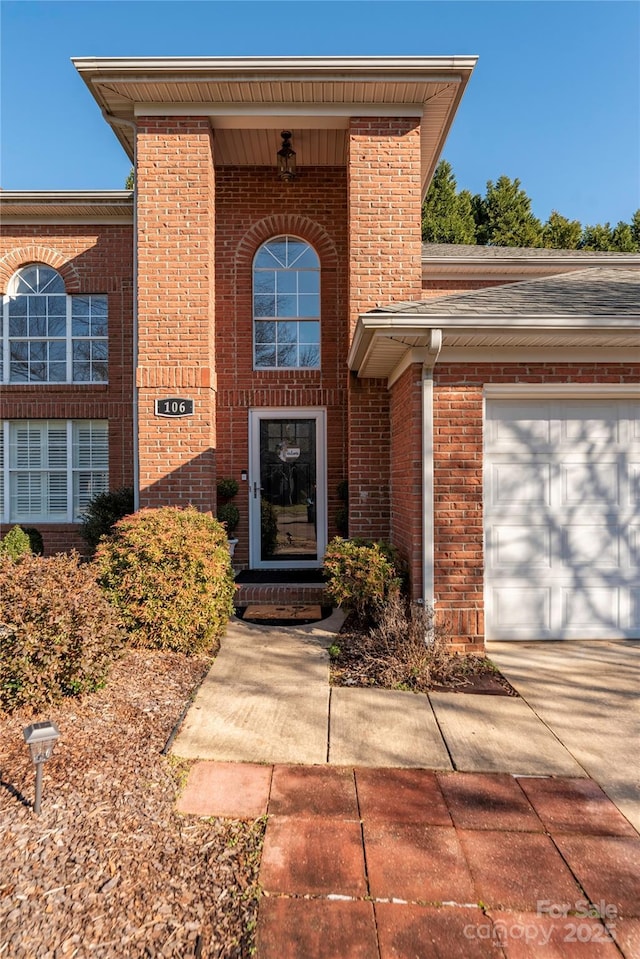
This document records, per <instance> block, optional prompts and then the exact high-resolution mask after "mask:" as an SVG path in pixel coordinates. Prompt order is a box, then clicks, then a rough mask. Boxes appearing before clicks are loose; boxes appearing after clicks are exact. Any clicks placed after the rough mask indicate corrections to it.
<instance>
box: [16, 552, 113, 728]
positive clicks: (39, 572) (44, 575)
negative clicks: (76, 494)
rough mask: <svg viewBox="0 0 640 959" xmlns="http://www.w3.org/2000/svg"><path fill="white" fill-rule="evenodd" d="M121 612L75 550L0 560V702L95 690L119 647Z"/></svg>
mask: <svg viewBox="0 0 640 959" xmlns="http://www.w3.org/2000/svg"><path fill="white" fill-rule="evenodd" d="M122 641H123V633H122V630H121V628H120V625H119V621H118V616H117V614H116V612H115V611H114V610H113V609H112V607H111V606H110V605H109V603H108V602H107V600H106V599H105V597H104V595H103V593H102V591H101V589H100V587H99V586H98V584H97V583H96V581H95V577H94V571H93V569H92V568H91V566H90V565H87V564H86V563H82V562H81V561H80V557H79V556H78V555H77V553H71V554H67V553H59V554H58V555H57V556H51V557H49V558H47V559H44V558H43V557H41V556H33V555H25V556H22V557H20V558H19V559H18V560H16V561H15V562H14V561H12V560H10V559H8V558H7V557H4V558H3V559H2V560H0V707H2V708H3V709H5V710H7V711H11V710H13V709H16V708H18V707H19V706H26V705H29V706H34V707H40V706H44V705H46V704H47V703H51V702H55V701H56V700H58V699H60V698H61V697H62V696H70V695H77V694H79V693H84V692H90V691H91V690H94V689H98V688H99V687H101V686H102V685H104V682H105V680H106V676H107V671H108V667H109V665H110V663H111V662H112V660H113V659H114V658H115V656H116V655H117V652H118V650H119V648H120V646H121V645H122Z"/></svg>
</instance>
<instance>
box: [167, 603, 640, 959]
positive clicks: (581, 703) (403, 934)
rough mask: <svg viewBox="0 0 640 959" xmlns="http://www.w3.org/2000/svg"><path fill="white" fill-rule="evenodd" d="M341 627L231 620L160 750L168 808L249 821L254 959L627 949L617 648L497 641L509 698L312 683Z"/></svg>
mask: <svg viewBox="0 0 640 959" xmlns="http://www.w3.org/2000/svg"><path fill="white" fill-rule="evenodd" d="M340 624H341V618H340V617H337V616H334V617H333V618H332V619H331V620H327V621H324V622H323V623H322V624H319V625H317V626H315V627H305V628H298V629H295V630H294V629H286V630H281V629H273V628H265V627H257V626H251V625H248V624H245V623H242V622H240V621H233V622H232V623H231V624H230V627H229V630H228V633H227V635H226V636H225V638H224V639H223V642H222V648H221V651H220V653H219V654H218V657H217V659H216V662H215V664H214V665H213V667H212V669H211V670H210V672H209V674H208V675H207V677H206V679H205V681H204V683H203V684H202V686H201V688H200V690H199V692H198V695H197V697H196V699H195V701H194V703H193V705H192V707H191V709H190V710H189V713H188V715H187V718H186V720H185V722H184V725H183V727H182V729H181V731H180V733H179V735H178V737H177V739H176V741H175V743H174V746H173V752H174V753H176V754H177V755H179V756H183V757H188V758H192V759H199V760H200V761H199V762H196V763H195V764H194V765H193V766H192V767H191V769H190V772H189V777H188V781H187V784H186V786H185V788H184V790H183V791H182V793H181V795H180V797H179V799H178V811H179V812H180V813H182V814H183V815H187V816H188V815H196V816H214V817H217V816H220V817H227V818H233V819H256V818H258V817H260V816H266V817H267V826H266V833H265V839H264V847H263V851H262V856H261V863H260V875H259V883H260V887H261V890H262V895H261V900H260V906H259V913H258V924H257V936H256V944H257V959H417V957H419V959H443V957H446V959H494V957H502V959H537V957H539V956H549V959H556V957H557V959H574V957H575V959H616V957H617V959H620V957H621V956H622V957H624V959H638V956H640V879H639V877H640V836H639V835H638V833H637V832H636V830H635V829H634V828H633V826H632V825H631V823H630V822H629V820H631V822H632V823H634V824H635V825H636V827H637V826H640V803H638V802H637V801H636V800H634V798H633V795H632V793H631V792H630V784H631V779H632V775H631V773H630V770H631V769H632V763H633V762H635V761H637V759H636V757H637V739H636V740H634V737H635V733H636V732H637V730H636V729H635V727H634V725H633V720H632V719H631V716H632V715H633V713H632V710H633V709H637V704H634V703H633V702H632V700H633V691H634V679H633V677H632V675H631V674H632V673H633V671H634V669H636V668H637V666H636V661H635V657H634V655H633V654H632V653H631V650H630V649H629V650H627V648H626V647H625V648H624V649H623V650H622V651H621V652H620V651H618V649H617V647H616V646H614V644H609V645H610V646H611V649H610V650H609V651H605V652H603V647H600V646H597V647H596V646H595V645H593V646H592V645H589V646H587V645H586V644H585V645H584V646H582V644H579V645H576V646H575V647H573V646H572V647H571V648H569V647H567V648H566V649H565V650H564V652H562V651H561V650H558V649H556V646H555V645H551V644H545V646H544V648H542V647H541V648H540V649H538V648H537V647H534V648H529V649H527V648H525V647H524V646H522V645H520V644H513V645H509V644H499V646H498V644H496V645H495V646H494V647H492V648H491V650H490V655H491V656H492V658H494V660H495V661H496V662H497V663H498V664H499V666H500V668H501V670H502V671H503V672H504V673H505V674H506V675H507V677H508V678H509V680H510V682H512V684H513V685H514V686H515V687H516V689H518V690H519V691H520V692H521V693H522V695H523V697H524V698H521V699H517V698H512V697H500V696H482V695H464V694H456V693H451V694H449V693H434V694H430V695H429V696H424V695H414V694H411V693H402V692H393V691H389V690H371V689H356V688H354V689H349V688H343V687H340V688H331V687H329V657H328V653H327V648H328V646H329V645H330V644H331V642H332V641H333V640H334V639H335V632H336V631H337V630H338V629H339V627H340ZM527 645H529V644H527ZM636 652H637V651H636ZM607 657H609V658H607ZM627 668H628V669H629V670H630V674H629V679H628V681H627V679H623V678H622V677H621V675H619V674H621V673H623V672H624V671H625V670H626V669H627ZM585 677H588V678H589V687H588V689H587V688H586V686H585V685H584V683H583V685H580V682H581V681H582V680H583V679H584V678H585ZM589 730H590V731H591V736H589ZM625 738H626V739H627V750H626V753H627V754H626V756H624V752H623V748H624V742H625ZM607 744H609V747H610V753H609V755H610V758H611V761H610V762H607ZM616 769H618V774H617V775H618V778H616V774H615V770H616ZM588 773H590V774H591V775H592V776H593V778H595V779H596V780H598V781H601V780H602V782H603V784H604V785H605V789H607V790H608V791H609V792H610V794H611V795H612V797H613V798H614V801H615V802H616V803H617V804H618V806H619V807H620V808H619V809H617V808H616V806H615V805H614V803H613V802H611V799H610V798H609V797H608V796H607V795H606V794H605V792H604V791H603V790H602V789H601V788H600V786H599V785H598V784H597V782H593V781H592V779H589V778H587V774H588ZM616 797H617V798H616ZM620 810H623V812H624V813H625V815H626V817H627V818H625V815H623V814H622V812H621V811H620Z"/></svg>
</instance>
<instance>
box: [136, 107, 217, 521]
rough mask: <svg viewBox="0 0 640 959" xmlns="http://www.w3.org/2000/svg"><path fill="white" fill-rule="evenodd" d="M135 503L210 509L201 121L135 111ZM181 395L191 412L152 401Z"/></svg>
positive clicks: (211, 329)
mask: <svg viewBox="0 0 640 959" xmlns="http://www.w3.org/2000/svg"><path fill="white" fill-rule="evenodd" d="M136 201H137V224H138V236H137V257H138V263H137V267H138V357H137V371H136V379H137V386H138V424H139V426H138V444H139V447H138V455H139V462H140V476H139V484H140V505H141V506H152V507H157V506H164V505H169V504H172V505H180V506H187V505H188V504H190V503H192V504H194V505H195V506H197V507H198V508H199V509H202V510H211V509H214V508H215V449H216V423H215V372H216V368H215V298H214V297H215V269H214V242H215V219H214V217H215V176H214V169H213V152H212V134H211V128H210V124H209V122H208V121H207V120H206V118H204V117H179V118H175V117H141V118H140V119H139V121H138V137H137V190H136ZM175 395H179V396H183V395H187V396H189V397H190V398H192V399H193V400H194V415H193V416H190V417H185V418H184V419H165V418H162V417H158V416H156V415H155V413H154V402H155V400H157V399H162V398H163V397H168V396H175Z"/></svg>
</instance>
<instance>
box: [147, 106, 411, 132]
mask: <svg viewBox="0 0 640 959" xmlns="http://www.w3.org/2000/svg"><path fill="white" fill-rule="evenodd" d="M422 114H423V104H421V103H410V104H402V103H373V104H371V103H335V104H334V103H319V104H313V103H193V102H191V103H188V102H185V103H136V105H135V107H134V115H135V116H137V117H141V116H142V117H164V116H178V117H182V116H203V117H212V118H215V126H216V127H218V128H220V129H230V130H231V129H246V130H251V129H253V128H255V127H260V128H264V127H265V126H269V121H271V125H272V126H274V127H277V126H280V125H281V122H282V120H283V119H284V118H286V119H287V120H289V119H292V118H295V121H296V129H298V130H301V129H310V130H315V129H338V130H346V129H348V127H349V119H350V117H356V116H357V117H421V116H422Z"/></svg>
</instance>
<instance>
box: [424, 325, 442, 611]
mask: <svg viewBox="0 0 640 959" xmlns="http://www.w3.org/2000/svg"><path fill="white" fill-rule="evenodd" d="M441 349H442V330H431V342H430V343H429V346H428V347H427V350H426V356H425V358H424V360H423V363H422V597H423V600H424V602H425V604H426V605H428V606H432V607H434V606H435V537H434V512H435V507H434V499H433V497H434V492H433V446H434V444H433V370H434V367H435V365H436V363H437V361H438V356H439V355H440V350H441Z"/></svg>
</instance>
